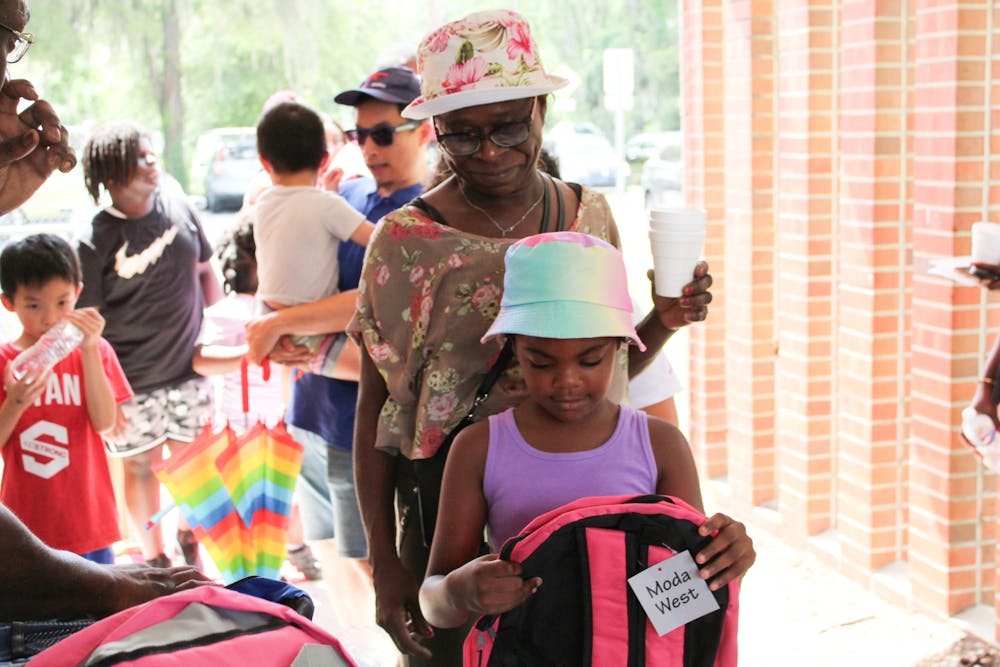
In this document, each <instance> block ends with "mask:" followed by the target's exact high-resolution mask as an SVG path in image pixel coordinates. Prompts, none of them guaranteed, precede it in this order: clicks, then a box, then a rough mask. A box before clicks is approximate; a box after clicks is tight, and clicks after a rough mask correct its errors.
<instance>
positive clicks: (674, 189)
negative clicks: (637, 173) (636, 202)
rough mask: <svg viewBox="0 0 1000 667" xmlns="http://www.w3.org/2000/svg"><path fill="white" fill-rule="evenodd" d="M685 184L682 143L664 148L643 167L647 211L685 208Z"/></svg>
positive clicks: (643, 186)
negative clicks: (683, 187)
mask: <svg viewBox="0 0 1000 667" xmlns="http://www.w3.org/2000/svg"><path fill="white" fill-rule="evenodd" d="M683 183H684V159H683V157H682V155H681V143H680V141H677V142H676V143H674V144H670V145H667V146H664V147H663V148H661V149H660V151H659V152H658V153H657V154H656V155H654V156H653V157H651V158H649V159H648V160H646V162H645V164H643V165H642V193H643V197H644V198H645V202H646V208H647V209H650V208H674V207H677V206H683V205H684V198H683V194H682V192H681V190H682V186H683Z"/></svg>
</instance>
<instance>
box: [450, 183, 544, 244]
mask: <svg viewBox="0 0 1000 667" xmlns="http://www.w3.org/2000/svg"><path fill="white" fill-rule="evenodd" d="M545 190H546V185H545V182H544V181H543V182H542V194H540V195H538V199H536V200H535V203H534V204H532V205H531V206H529V207H528V210H527V211H525V212H524V215H522V216H521V217H520V218H518V219H517V220H516V221H515V222H514V224H512V225H510V226H509V227H504V226H503V225H501V224H500V223H499V222H497V220H496V218H494V217H493V216H492V215H490V214H489V213H487V212H486V209H484V208H480V207H479V206H476V205H475V204H473V203H472V202H471V201H470V200H469V196H468V195H467V194H465V190H464V189H463V188H462V186H461V185H460V184H459V185H458V191H459V192H461V193H462V198H463V199H464V200H465V203H466V204H468V205H469V206H471V207H472V208H474V209H476V210H477V211H479V212H480V213H482V214H483V215H485V216H486V219H487V220H489V221H490V222H492V223H493V226H494V227H496V228H497V231H498V232H500V236H501V237H503V238H507V234H509V233H510V232H512V231H514V228H515V227H517V226H518V225H519V224H521V223H522V222H524V219H525V218H527V217H528V216H529V215H531V212H532V211H534V210H535V208H537V207H538V205H539V204H540V203H541V202H542V199H543V198H544V197H545Z"/></svg>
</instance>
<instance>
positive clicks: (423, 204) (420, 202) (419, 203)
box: [409, 197, 450, 226]
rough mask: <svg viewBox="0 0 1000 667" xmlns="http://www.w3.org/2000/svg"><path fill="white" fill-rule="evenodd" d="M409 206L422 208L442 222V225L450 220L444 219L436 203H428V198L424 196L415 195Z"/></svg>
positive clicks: (432, 218)
mask: <svg viewBox="0 0 1000 667" xmlns="http://www.w3.org/2000/svg"><path fill="white" fill-rule="evenodd" d="M409 206H412V207H414V208H418V209H420V210H421V211H423V212H424V213H426V214H427V217H429V218H430V219H431V220H433V221H434V222H438V223H441V224H442V225H447V224H448V221H447V220H445V219H444V216H443V215H441V211H439V210H437V208H435V207H434V205H432V204H429V203H427V200H426V199H424V198H423V197H414V198H413V199H412V200H411V201H410V203H409ZM449 226H450V225H449Z"/></svg>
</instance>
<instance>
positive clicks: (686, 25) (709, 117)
mask: <svg viewBox="0 0 1000 667" xmlns="http://www.w3.org/2000/svg"><path fill="white" fill-rule="evenodd" d="M681 16H682V30H681V48H682V56H681V68H682V69H681V90H682V97H683V113H682V121H681V122H682V124H683V129H684V196H685V199H686V201H687V205H688V206H694V207H698V208H703V209H705V210H706V211H707V213H708V233H707V239H706V241H705V251H704V255H705V259H707V260H708V263H709V267H710V270H711V272H712V276H713V277H714V279H715V285H714V286H713V288H712V294H713V297H714V300H713V302H712V306H711V312H710V313H709V317H708V321H707V322H704V323H703V324H699V325H698V326H695V327H690V329H689V330H690V332H691V333H690V335H691V371H690V385H691V386H690V389H689V391H690V396H691V415H690V428H689V437H690V440H691V444H692V447H693V449H694V452H695V458H696V460H697V462H698V468H699V470H700V471H701V473H702V474H703V475H705V476H708V477H718V476H720V475H724V474H725V473H726V381H725V369H726V361H725V358H726V349H725V317H724V313H725V304H726V284H727V281H726V280H725V262H724V261H723V249H724V237H725V200H726V195H725V189H726V177H725V148H726V145H725V136H724V128H723V118H724V111H723V109H724V107H723V104H724V98H723V89H724V81H723V76H722V70H723V65H722V0H700V1H699V0H685V1H684V2H683V3H682V9H681Z"/></svg>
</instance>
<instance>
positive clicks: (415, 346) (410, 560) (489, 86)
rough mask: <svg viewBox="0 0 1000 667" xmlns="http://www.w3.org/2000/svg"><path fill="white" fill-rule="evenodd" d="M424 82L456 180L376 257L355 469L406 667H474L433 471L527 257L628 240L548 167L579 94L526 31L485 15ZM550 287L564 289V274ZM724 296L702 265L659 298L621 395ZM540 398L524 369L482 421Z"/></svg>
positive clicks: (422, 65) (465, 27)
mask: <svg viewBox="0 0 1000 667" xmlns="http://www.w3.org/2000/svg"><path fill="white" fill-rule="evenodd" d="M418 69H419V70H420V73H421V75H422V78H421V96H420V97H418V98H417V99H416V100H414V101H413V102H412V103H411V104H410V105H409V106H407V107H406V109H404V111H403V112H402V115H403V116H404V117H407V118H413V119H425V118H430V119H431V120H432V122H433V123H434V127H435V131H436V133H437V138H438V144H439V146H440V148H441V150H442V154H443V158H444V160H445V161H446V162H447V165H448V167H449V169H450V171H451V173H452V174H453V175H452V176H451V177H450V178H448V179H447V180H445V181H444V182H442V183H441V184H439V185H438V186H437V187H435V188H433V189H432V190H430V191H429V192H427V193H425V194H424V196H423V197H422V198H418V199H417V200H414V201H413V202H411V203H410V204H408V205H406V206H404V207H402V208H401V209H399V210H397V211H394V212H393V213H390V214H389V215H387V216H386V217H385V218H383V220H382V221H381V222H380V224H379V227H378V229H377V231H376V232H375V234H374V236H373V237H372V241H371V243H370V245H369V247H368V252H367V255H366V258H365V267H364V272H363V274H362V278H361V283H360V285H359V289H358V308H357V312H356V314H355V317H354V320H353V321H352V322H351V324H350V325H349V326H348V331H349V332H350V333H352V334H353V335H355V336H357V337H358V338H359V339H360V341H361V342H362V343H363V345H362V346H361V347H362V349H363V350H364V352H365V354H363V355H362V370H361V381H360V385H359V396H358V406H357V415H356V421H355V441H354V462H355V479H356V486H357V490H358V500H359V505H360V507H361V513H362V519H363V520H364V523H365V531H366V534H367V536H368V544H369V559H370V561H371V563H372V566H373V570H374V573H373V578H374V583H375V591H376V608H377V619H376V620H377V621H378V623H379V624H380V625H381V626H382V627H383V628H384V629H385V630H386V632H388V633H389V635H390V636H391V637H392V638H393V640H394V641H395V642H396V645H397V647H398V648H399V649H400V651H401V652H403V653H405V654H408V657H407V658H405V661H406V664H409V665H417V664H433V665H450V664H460V663H461V657H460V648H461V641H462V639H463V638H464V634H463V633H461V632H454V631H444V630H438V631H432V629H431V626H430V625H429V624H428V623H427V622H426V621H425V620H424V618H423V614H422V613H421V610H420V605H419V599H418V592H419V586H420V582H421V580H422V578H423V574H424V572H425V570H426V565H427V558H428V555H429V547H430V540H429V533H430V531H429V530H428V529H427V528H426V525H425V524H427V523H429V521H425V520H424V519H423V518H422V517H428V516H430V513H431V512H433V511H434V510H436V508H437V503H436V498H437V494H438V492H439V491H440V481H433V480H432V481H428V480H427V478H425V477H423V476H422V475H421V476H420V477H418V473H419V472H420V470H422V469H426V468H427V467H429V466H427V465H424V464H422V463H421V461H422V460H430V461H435V460H439V459H441V458H443V456H437V457H436V458H435V455H436V454H437V453H438V452H439V450H441V445H442V443H443V442H444V441H445V439H446V437H447V436H448V435H449V434H450V433H451V432H452V431H453V430H454V428H455V427H456V425H457V424H458V423H459V422H460V421H461V420H462V419H463V417H465V416H466V415H467V414H468V413H469V411H470V408H471V407H472V405H473V401H474V399H475V397H476V394H477V388H478V387H479V386H480V383H481V381H482V380H483V378H484V376H486V375H487V370H488V369H489V368H490V367H491V365H492V363H493V361H494V360H495V359H496V358H497V357H498V354H499V351H500V347H501V345H500V343H498V342H496V341H492V340H491V341H488V342H487V343H486V344H480V342H479V339H480V338H481V337H482V335H483V334H484V333H485V332H486V330H487V329H488V328H489V326H490V324H491V323H492V322H493V320H494V319H495V317H496V315H497V311H498V309H499V305H500V299H501V293H502V288H503V275H504V265H503V258H504V253H505V251H506V250H507V249H508V248H509V247H510V246H511V244H513V243H514V242H515V241H516V240H518V239H521V238H524V237H526V236H529V235H532V234H536V233H538V232H544V231H562V230H568V231H574V232H580V233H584V234H590V235H592V236H595V237H597V238H599V239H602V240H603V241H605V242H607V243H610V244H611V245H613V246H617V245H619V240H618V230H617V228H616V226H615V222H614V219H613V217H612V215H611V211H610V208H609V206H608V203H607V201H605V199H604V197H603V196H602V195H600V194H599V193H596V192H593V191H591V190H589V189H587V188H583V187H580V186H578V185H575V184H568V183H564V182H562V181H559V180H558V179H553V178H549V177H548V176H546V175H545V174H542V173H541V172H539V170H538V169H537V167H536V165H537V162H538V156H539V152H540V149H541V146H542V127H543V125H544V122H545V111H546V108H547V101H546V97H545V96H546V95H547V94H549V93H551V92H553V91H555V90H557V89H558V88H561V87H562V86H564V85H565V84H566V81H565V80H563V79H560V78H559V77H556V76H552V75H551V74H548V73H547V72H546V71H545V69H544V67H543V66H542V60H541V57H540V56H539V53H538V49H537V46H536V44H535V41H534V39H533V38H532V36H531V30H530V28H529V26H528V24H527V22H526V21H525V20H524V18H523V17H522V16H520V15H519V14H517V13H515V12H512V11H509V10H491V11H485V12H478V13H474V14H470V15H469V16H466V17H464V18H462V19H460V20H458V21H454V22H451V23H448V24H446V25H444V26H442V27H440V28H438V29H437V30H434V31H433V32H431V33H430V34H429V35H427V36H426V37H425V38H424V39H423V41H422V42H421V44H420V46H419V48H418ZM538 280H539V281H540V282H542V283H561V282H562V281H563V277H562V276H560V275H558V274H557V273H556V272H554V271H552V270H549V271H548V272H546V273H544V275H541V274H540V275H539V276H538ZM711 284H712V279H711V277H710V276H709V275H708V266H707V265H706V264H704V263H702V264H701V265H699V266H698V268H697V269H695V271H694V275H693V276H692V281H691V282H690V283H689V284H688V285H687V286H686V287H685V292H684V296H683V297H681V298H664V297H659V296H655V295H654V297H653V302H654V310H653V311H652V312H651V313H650V314H649V315H647V316H646V318H645V319H644V320H643V321H642V322H641V323H640V324H639V325H638V331H639V334H640V335H641V337H642V340H643V341H644V342H645V343H646V345H647V346H648V348H649V349H648V351H642V350H640V348H639V347H638V346H633V347H632V348H631V349H630V350H628V351H626V350H625V348H624V347H621V349H618V348H619V346H613V347H614V348H615V350H614V353H613V354H612V355H611V356H612V358H613V363H612V364H611V367H612V379H611V381H610V382H611V389H610V392H611V394H610V395H611V396H613V397H614V398H615V399H616V400H617V399H618V398H620V397H622V396H623V395H624V390H625V387H626V385H627V378H628V375H629V374H632V375H634V374H635V373H638V372H639V371H640V370H642V368H643V367H644V366H645V365H646V364H647V363H648V362H649V361H650V360H651V359H652V358H653V357H654V356H655V354H656V352H657V351H659V349H660V348H661V347H662V346H663V343H664V342H665V341H666V340H667V339H668V338H669V337H670V336H671V335H672V334H673V332H674V331H676V330H677V329H679V328H681V327H683V326H685V325H686V324H687V323H689V322H697V321H701V320H703V319H705V317H706V315H707V312H708V304H709V302H710V301H711V298H712V296H711V294H710V293H709V291H708V290H709V288H710V286H711ZM526 395H527V390H526V387H525V383H524V380H523V378H522V377H521V370H520V369H519V368H518V367H517V366H516V364H515V365H512V366H511V367H509V368H507V369H505V370H504V372H503V373H502V374H501V375H500V377H499V379H498V380H497V381H496V382H495V384H493V387H492V390H491V391H490V392H489V396H488V398H487V399H486V400H485V401H484V402H482V404H481V405H479V407H478V408H477V411H476V415H475V416H476V417H477V418H483V417H486V416H488V415H491V414H497V413H499V412H502V411H503V410H505V409H506V408H508V407H511V406H514V405H517V404H518V403H520V402H521V400H523V399H524V398H525V396H526ZM439 479H440V478H438V480H439ZM394 504H395V507H394ZM397 517H398V525H397ZM430 525H431V528H433V524H432V523H431V524H430ZM432 652H433V653H434V654H435V656H434V658H433V660H431V658H430V656H431V653H432ZM424 660H431V661H429V662H423V661H424Z"/></svg>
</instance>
